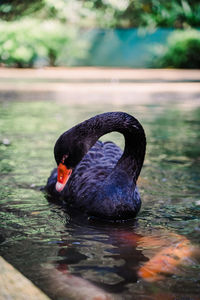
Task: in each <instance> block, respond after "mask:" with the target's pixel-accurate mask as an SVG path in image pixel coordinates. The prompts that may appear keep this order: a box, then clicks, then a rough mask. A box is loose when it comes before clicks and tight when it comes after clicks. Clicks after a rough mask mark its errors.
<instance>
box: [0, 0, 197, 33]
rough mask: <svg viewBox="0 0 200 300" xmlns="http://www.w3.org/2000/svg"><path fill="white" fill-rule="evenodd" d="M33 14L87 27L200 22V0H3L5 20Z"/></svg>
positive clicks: (0, 7)
mask: <svg viewBox="0 0 200 300" xmlns="http://www.w3.org/2000/svg"><path fill="white" fill-rule="evenodd" d="M30 14H32V15H34V16H37V17H41V18H45V19H46V18H56V19H59V20H60V21H62V22H66V21H67V22H71V23H73V24H76V25H77V24H78V25H80V26H86V27H88V26H93V27H102V28H110V27H112V28H116V27H118V28H119V27H121V28H127V27H138V26H148V27H151V28H152V27H175V28H185V27H188V26H192V27H196V26H200V2H199V0H174V1H166V0H56V1H55V0H33V1H20V0H1V4H0V17H1V18H2V19H4V20H14V19H19V18H20V17H22V16H25V15H30Z"/></svg>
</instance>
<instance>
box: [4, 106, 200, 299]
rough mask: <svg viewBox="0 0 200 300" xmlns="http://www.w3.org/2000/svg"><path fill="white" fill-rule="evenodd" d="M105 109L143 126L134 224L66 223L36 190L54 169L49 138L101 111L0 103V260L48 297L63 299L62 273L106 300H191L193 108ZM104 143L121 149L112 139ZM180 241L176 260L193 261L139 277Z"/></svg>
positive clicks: (199, 284)
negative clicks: (107, 299) (144, 152)
mask: <svg viewBox="0 0 200 300" xmlns="http://www.w3.org/2000/svg"><path fill="white" fill-rule="evenodd" d="M112 110H123V111H127V112H128V113H131V114H133V115H134V116H135V117H136V118H138V119H139V120H140V121H141V123H142V124H143V126H144V128H145V131H146V135H147V141H148V146H147V155H146V159H145V164H144V167H143V169H142V173H141V177H140V179H139V187H140V192H141V196H142V201H143V203H142V208H141V211H140V213H139V215H138V217H137V219H136V220H133V221H132V222H128V223H121V224H120V223H117V224H114V223H113V224H105V223H104V224H100V223H95V222H94V221H92V220H87V221H85V220H82V219H81V218H80V216H77V218H75V217H74V218H73V219H71V218H70V216H69V215H68V214H67V212H66V210H65V208H64V207H60V206H59V205H56V204H53V203H48V201H47V199H46V198H45V195H44V193H43V192H42V191H41V187H42V186H44V185H45V183H46V180H47V178H48V176H49V174H50V171H51V169H52V168H53V167H54V166H55V162H54V157H53V147H54V143H55V141H56V139H57V137H58V136H59V135H60V134H61V133H62V132H64V131H65V130H67V129H68V128H70V127H71V126H73V125H75V124H77V123H78V122H80V121H81V120H84V119H86V118H88V117H90V116H93V115H95V114H97V113H100V112H103V111H104V106H101V105H100V104H99V106H98V105H95V108H94V107H92V106H81V107H78V106H75V105H74V106H61V105H58V104H55V103H54V102H43V101H41V102H2V103H0V128H1V131H0V156H1V162H0V171H1V175H0V176H1V190H0V207H1V209H0V222H1V234H0V242H1V248H0V251H1V253H0V254H1V255H2V256H3V257H5V258H6V259H7V260H8V261H9V262H11V263H12V264H13V265H14V266H15V267H17V268H18V269H19V270H20V271H21V272H22V273H23V274H25V275H26V276H27V277H28V278H30V279H31V280H32V281H33V282H35V283H36V284H37V285H38V286H39V287H40V288H41V289H42V290H44V291H45V292H46V293H47V294H48V295H49V296H50V297H52V299H58V296H59V299H64V298H62V297H63V295H62V294H59V293H58V291H57V288H56V287H57V284H58V282H57V281H58V280H59V276H61V275H62V274H63V273H65V274H66V276H67V274H72V275H73V276H74V277H73V276H72V277H71V280H72V279H74V280H76V279H77V278H81V279H82V280H83V281H81V284H83V283H84V284H85V282H86V283H87V281H84V280H88V281H89V282H90V284H94V285H96V286H97V287H98V288H99V289H102V290H104V291H106V292H107V293H109V294H112V296H113V297H114V299H115V298H116V299H141V300H144V299H188V300H189V299H190V300H191V299H199V298H198V297H199V294H200V265H199V260H200V254H199V250H198V245H199V243H200V227H199V217H200V203H199V182H200V177H199V162H200V151H199V149H200V144H199V141H200V109H199V108H194V109H193V110H190V111H188V112H187V111H185V110H182V109H180V108H179V107H177V106H176V105H174V106H172V105H171V104H170V105H167V104H165V105H162V106H158V105H157V106H155V105H154V106H153V105H148V106H147V105H146V106H135V107H134V106H131V105H129V106H127V105H126V106H120V108H119V107H115V106H112V105H108V107H107V111H112ZM107 139H112V140H113V141H115V142H116V143H117V144H118V145H120V146H121V147H123V144H124V141H123V137H122V136H120V135H119V134H116V133H113V134H111V135H109V136H105V137H103V140H107ZM173 234H176V236H175V235H173ZM180 235H181V236H184V240H183V241H182V246H181V247H182V248H180V251H179V252H177V256H180V257H181V255H182V254H181V253H183V252H184V253H186V252H185V251H186V250H187V251H189V252H187V253H190V254H191V256H190V257H189V258H187V257H186V259H185V260H184V259H182V257H181V258H180V259H179V258H178V259H179V260H180V262H181V263H180V264H179V263H177V262H176V260H174V262H173V264H172V267H171V269H170V268H169V269H168V271H167V272H166V273H165V272H164V271H163V270H162V269H160V270H157V271H155V272H157V273H158V275H162V278H158V279H157V280H155V281H154V280H151V281H148V280H145V278H143V279H142V278H141V277H140V276H139V274H142V271H141V272H140V273H139V270H141V268H142V266H147V267H149V265H148V262H149V259H151V258H152V257H154V256H155V255H156V254H157V255H158V254H159V253H161V254H160V255H163V252H162V251H163V249H165V250H164V251H165V253H167V254H166V255H168V256H170V255H171V254H170V253H171V252H173V251H175V250H174V249H175V248H173V247H175V246H174V245H177V243H179V239H180V238H177V236H178V237H180ZM174 239H175V241H174ZM176 239H177V240H176ZM188 245H189V246H188ZM186 247H187V248H186ZM166 249H167V250H166ZM167 251H168V252H167ZM181 251H182V252H181ZM154 259H155V258H154ZM157 259H159V256H157ZM173 259H174V258H173ZM150 267H151V266H150ZM150 267H149V268H150ZM145 272H146V271H145ZM153 272H154V271H153ZM59 274H60V275H59ZM145 274H146V273H145ZM156 275H157V274H156ZM156 278H157V277H156ZM163 278H164V279H163ZM68 280H69V278H68ZM72 284H73V283H72ZM88 284H89V283H88ZM63 285H64V284H63ZM91 286H92V285H91Z"/></svg>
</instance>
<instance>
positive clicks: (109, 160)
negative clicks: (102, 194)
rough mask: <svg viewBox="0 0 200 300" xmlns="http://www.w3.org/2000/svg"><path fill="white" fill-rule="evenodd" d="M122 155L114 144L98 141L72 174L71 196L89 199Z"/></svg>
mask: <svg viewBox="0 0 200 300" xmlns="http://www.w3.org/2000/svg"><path fill="white" fill-rule="evenodd" d="M121 155H122V150H121V149H120V148H119V147H118V146H116V145H115V144H114V143H112V142H105V143H103V142H101V141H97V142H96V144H95V145H94V146H93V147H92V148H91V149H90V150H89V151H88V153H87V154H86V155H85V156H84V158H83V159H82V160H81V162H80V163H79V164H78V165H77V167H76V168H75V170H74V172H73V173H72V175H71V177H70V179H69V185H68V191H69V194H70V195H72V196H73V198H82V197H87V195H88V193H91V192H93V191H95V190H96V189H97V188H98V187H99V186H100V183H102V181H103V180H104V179H105V178H106V177H107V176H108V175H109V174H110V172H111V171H112V169H113V168H114V167H115V165H116V163H117V161H118V160H119V158H120V157H121ZM66 193H67V191H66Z"/></svg>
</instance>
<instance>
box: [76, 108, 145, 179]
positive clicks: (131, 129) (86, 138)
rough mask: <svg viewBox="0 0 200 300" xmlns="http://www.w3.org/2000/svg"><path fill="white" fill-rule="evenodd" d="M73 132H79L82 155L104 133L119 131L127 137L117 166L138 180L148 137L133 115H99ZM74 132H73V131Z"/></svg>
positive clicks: (116, 113) (81, 124)
mask: <svg viewBox="0 0 200 300" xmlns="http://www.w3.org/2000/svg"><path fill="white" fill-rule="evenodd" d="M70 131H71V134H73V135H74V134H77V136H78V143H79V145H80V144H81V145H82V148H84V150H82V154H83V155H82V157H83V156H84V155H85V154H86V153H87V151H88V150H89V149H90V148H91V147H92V146H93V145H94V144H95V142H96V141H97V140H98V139H99V138H100V137H101V136H102V135H104V134H106V133H109V132H112V131H117V132H119V133H122V134H123V135H124V138H125V147H124V152H123V155H122V157H121V158H120V160H119V161H118V163H117V165H116V168H118V169H123V170H124V171H125V172H127V173H128V174H129V175H130V176H133V179H134V180H135V181H136V180H137V178H138V176H139V174H140V171H141V168H142V165H143V161H144V156H145V150H146V138H145V133H144V130H143V127H142V125H141V124H140V123H139V122H138V121H137V120H136V119H135V118H134V117H132V116H131V115H129V114H126V113H123V112H111V113H104V114H101V115H97V116H95V117H93V118H91V119H89V120H86V121H84V122H82V123H80V124H78V125H77V126H75V127H73V128H72V129H71V130H70ZM72 132H73V133H72Z"/></svg>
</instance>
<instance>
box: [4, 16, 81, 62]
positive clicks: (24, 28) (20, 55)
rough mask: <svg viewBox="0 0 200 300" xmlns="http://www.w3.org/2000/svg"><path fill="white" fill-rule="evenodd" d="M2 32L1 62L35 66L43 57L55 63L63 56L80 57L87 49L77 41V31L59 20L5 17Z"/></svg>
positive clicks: (44, 59)
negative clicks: (9, 18)
mask: <svg viewBox="0 0 200 300" xmlns="http://www.w3.org/2000/svg"><path fill="white" fill-rule="evenodd" d="M0 32H1V34H0V62H1V63H4V64H6V65H8V66H16V67H32V66H33V65H34V64H35V63H37V62H38V63H39V62H40V61H42V63H41V64H42V65H45V64H46V65H50V66H55V65H57V64H58V63H59V59H61V58H62V57H63V56H65V57H66V59H65V60H66V61H68V60H67V57H70V59H73V58H74V57H76V56H78V57H79V56H81V53H82V52H83V50H84V47H82V45H81V43H80V41H79V40H78V41H77V42H76V36H77V31H76V30H75V29H73V28H70V29H69V28H67V27H66V25H63V24H61V23H60V22H58V21H53V20H48V21H43V22H41V21H40V20H37V19H23V20H21V21H20V22H17V21H13V22H6V21H4V22H0ZM81 51H82V52H81ZM69 54H70V55H69Z"/></svg>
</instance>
